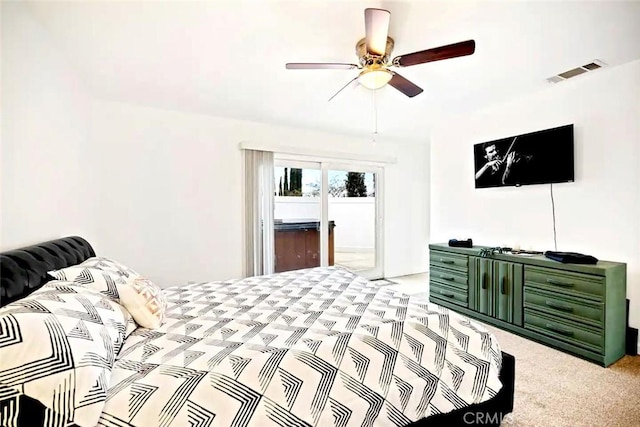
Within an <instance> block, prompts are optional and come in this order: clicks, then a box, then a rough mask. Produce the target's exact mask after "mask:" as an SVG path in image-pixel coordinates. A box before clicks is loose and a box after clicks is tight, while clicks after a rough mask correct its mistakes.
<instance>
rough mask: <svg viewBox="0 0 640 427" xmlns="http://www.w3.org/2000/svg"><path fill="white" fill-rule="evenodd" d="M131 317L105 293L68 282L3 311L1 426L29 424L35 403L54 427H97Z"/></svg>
mask: <svg viewBox="0 0 640 427" xmlns="http://www.w3.org/2000/svg"><path fill="white" fill-rule="evenodd" d="M130 317H131V316H130V314H129V313H128V312H127V311H126V310H125V309H124V308H123V307H122V306H121V305H119V304H116V303H115V302H114V301H113V300H112V299H110V298H107V297H106V296H105V295H104V294H101V293H99V292H96V291H94V290H91V289H87V288H85V287H83V286H79V285H76V284H73V283H70V282H61V281H51V282H49V283H47V284H45V285H44V286H43V287H42V288H40V289H38V290H37V291H35V292H33V293H32V294H31V295H29V296H27V297H25V298H23V299H20V300H18V301H15V302H13V303H11V304H8V305H6V306H5V307H3V308H2V309H0V331H1V333H0V335H2V339H0V390H1V392H0V408H3V411H0V424H1V425H3V426H5V425H7V426H12V425H13V426H15V425H17V424H20V423H19V422H18V417H19V416H22V417H26V418H27V419H28V418H29V416H30V415H29V414H22V415H21V409H22V408H23V406H22V405H23V404H24V405H27V404H29V406H26V407H27V408H31V409H29V410H32V409H33V408H34V404H33V403H30V402H33V401H32V400H31V399H35V400H36V401H37V402H39V403H40V404H41V405H42V407H43V409H44V414H43V415H44V417H45V420H47V421H48V422H47V423H46V425H51V426H53V425H56V426H57V425H60V426H61V425H78V426H95V425H96V424H97V423H98V418H99V416H100V414H101V412H102V409H103V407H104V405H105V402H106V398H107V393H106V391H107V389H108V387H109V383H110V380H111V371H112V368H113V364H114V362H115V360H116V357H117V355H118V352H119V351H120V348H121V347H122V345H123V343H124V340H125V331H126V325H127V321H128V319H130ZM24 411H27V409H24ZM34 416H35V415H34ZM25 425H26V424H25ZM29 425H34V424H29Z"/></svg>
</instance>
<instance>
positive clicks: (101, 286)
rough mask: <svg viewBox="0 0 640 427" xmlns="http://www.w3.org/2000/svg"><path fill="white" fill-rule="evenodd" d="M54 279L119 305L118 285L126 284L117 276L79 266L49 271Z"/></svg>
mask: <svg viewBox="0 0 640 427" xmlns="http://www.w3.org/2000/svg"><path fill="white" fill-rule="evenodd" d="M48 274H49V275H50V276H52V277H53V278H54V279H58V280H63V281H67V282H72V283H73V284H75V285H80V286H83V287H85V288H89V289H93V290H95V291H98V292H100V293H102V294H104V295H106V296H107V297H109V298H111V299H112V300H113V301H115V302H117V303H119V302H120V295H119V294H118V285H124V284H125V283H127V280H126V278H124V277H122V276H120V275H119V274H116V273H113V272H110V271H104V270H99V269H95V268H90V267H85V266H82V265H81V264H80V265H76V266H72V267H67V268H62V269H60V270H53V271H49V272H48Z"/></svg>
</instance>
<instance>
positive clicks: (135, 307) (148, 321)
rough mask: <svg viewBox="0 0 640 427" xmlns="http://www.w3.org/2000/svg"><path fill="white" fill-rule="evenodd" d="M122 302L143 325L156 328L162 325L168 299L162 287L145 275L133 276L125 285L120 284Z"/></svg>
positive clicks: (119, 291) (139, 323) (134, 318)
mask: <svg viewBox="0 0 640 427" xmlns="http://www.w3.org/2000/svg"><path fill="white" fill-rule="evenodd" d="M118 293H119V294H120V304H122V305H123V306H124V308H126V309H127V311H128V312H129V313H131V316H132V317H133V320H135V321H136V323H137V324H138V325H140V326H142V327H145V328H150V329H155V328H159V327H160V325H162V321H163V320H164V312H165V310H166V308H167V300H166V298H165V296H164V293H163V292H162V289H160V287H159V286H158V285H156V284H155V283H153V282H152V281H151V280H149V279H146V278H144V277H140V276H138V277H133V278H131V280H129V281H127V283H126V284H124V285H118Z"/></svg>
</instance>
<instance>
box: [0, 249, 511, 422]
mask: <svg viewBox="0 0 640 427" xmlns="http://www.w3.org/2000/svg"><path fill="white" fill-rule="evenodd" d="M95 256H96V254H95V252H94V250H93V248H92V247H91V245H90V244H89V243H88V242H87V241H86V240H85V239H83V238H80V237H67V238H62V239H57V240H53V241H49V242H44V243H41V244H38V245H34V246H30V247H26V248H22V249H17V250H12V251H8V252H5V253H2V254H0V262H1V268H2V272H1V275H0V280H1V282H2V286H1V288H0V305H1V306H2V307H3V308H0V358H2V357H3V354H4V355H5V357H4V358H3V359H2V361H0V421H1V422H0V425H3V426H4V425H20V426H22V425H24V426H38V425H47V426H49V425H51V426H67V425H99V426H147V425H158V426H163V427H168V426H233V427H236V426H238V427H240V426H282V427H285V426H340V427H350V426H410V427H420V426H437V425H443V426H444V425H447V426H450V425H500V423H501V421H502V420H503V418H504V417H505V416H506V415H507V414H509V413H510V412H511V411H512V410H513V392H514V378H515V374H514V372H515V361H514V358H513V357H512V356H511V355H509V354H508V353H505V352H503V351H501V349H500V347H499V344H498V343H497V342H496V340H495V337H493V336H492V335H491V334H490V333H489V332H488V331H487V330H486V329H484V328H483V327H482V326H481V325H479V324H477V323H475V322H473V321H471V320H470V319H468V318H466V317H464V316H461V315H458V314H457V313H454V312H452V311H449V310H448V309H446V308H443V307H440V306H437V305H434V304H432V303H429V302H428V301H427V300H426V299H423V298H417V297H411V296H409V295H406V294H402V293H399V292H395V291H393V290H391V289H388V288H386V287H384V286H379V285H376V284H375V283H374V282H370V281H368V280H366V279H364V278H362V277H359V276H357V275H356V274H354V273H353V272H351V271H348V270H345V269H341V268H339V267H325V268H323V267H317V268H311V269H305V270H298V271H292V272H284V273H276V274H274V275H269V276H260V277H250V278H246V279H240V280H230V281H217V282H206V283H193V284H190V285H186V286H181V287H172V288H166V289H164V291H163V295H164V298H166V300H167V305H166V312H165V313H164V322H163V323H162V325H161V326H159V327H157V328H145V327H141V326H138V325H136V322H134V321H133V320H132V319H131V316H130V315H129V313H127V310H125V309H124V308H122V306H121V305H119V304H117V303H116V302H114V301H113V299H112V298H110V296H109V295H108V294H109V292H110V289H111V286H110V287H109V289H108V290H107V291H105V292H101V293H97V292H94V291H91V292H89V291H85V290H84V289H82V286H75V285H77V283H67V282H65V281H60V280H53V278H52V277H51V276H50V275H48V274H47V272H49V271H52V270H59V269H65V268H68V267H72V266H76V265H78V264H81V263H86V262H87V261H88V260H91V259H94V257H95ZM25 318H28V319H31V320H29V321H31V322H33V319H40V320H38V321H37V322H35V323H31V324H32V325H33V326H30V327H29V328H26V327H22V328H21V327H20V326H21V325H19V324H18V322H19V321H21V320H20V319H25ZM30 328H33V330H34V331H32V330H31V329H30ZM56 328H57V329H56ZM36 330H37V331H36ZM37 334H40V335H37ZM42 334H49V335H48V336H50V337H51V338H50V340H49V342H48V343H47V342H46V341H47V340H42V342H40V347H36V348H35V350H34V349H33V348H31V349H30V350H28V351H27V350H20V351H22V353H20V352H19V351H18V350H19V349H22V348H28V345H29V342H28V341H29V339H30V338H29V337H30V336H34V337H35V336H39V337H42V336H43V335H42ZM54 337H55V338H54ZM34 340H35V339H34ZM43 342H44V343H45V344H42V343H43ZM31 344H33V343H31ZM76 346H77V348H76ZM42 348H45V349H48V350H46V351H45V350H43V349H42ZM16 349H18V350H16ZM16 351H18V353H17V354H20V356H18V357H17V358H16V359H18V360H19V361H16V360H13V359H12V360H11V361H8V359H9V356H7V355H11V354H16V353H15V352H16ZM3 352H4V353H3ZM11 352H14V353H11ZM38 352H41V353H42V352H44V353H43V354H41V355H38V354H36V355H35V356H34V354H35V353H38ZM47 387H49V388H50V390H46V388H47ZM43 389H45V390H46V391H47V392H48V394H47V393H45V395H46V398H42V397H40V396H42V390H43ZM39 393H40V394H39ZM96 420H97V421H96Z"/></svg>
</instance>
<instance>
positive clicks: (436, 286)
mask: <svg viewBox="0 0 640 427" xmlns="http://www.w3.org/2000/svg"><path fill="white" fill-rule="evenodd" d="M429 295H430V297H432V298H436V299H439V300H443V301H448V302H451V303H453V304H457V305H460V306H462V307H467V298H468V297H467V293H466V292H465V291H461V290H460V289H459V288H454V287H452V286H447V285H443V284H440V283H437V282H430V283H429ZM435 302H436V303H437V302H438V301H435Z"/></svg>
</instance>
